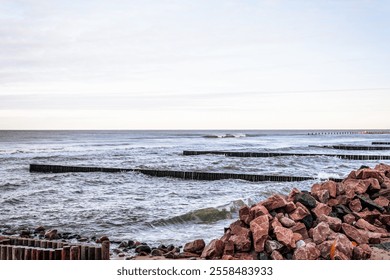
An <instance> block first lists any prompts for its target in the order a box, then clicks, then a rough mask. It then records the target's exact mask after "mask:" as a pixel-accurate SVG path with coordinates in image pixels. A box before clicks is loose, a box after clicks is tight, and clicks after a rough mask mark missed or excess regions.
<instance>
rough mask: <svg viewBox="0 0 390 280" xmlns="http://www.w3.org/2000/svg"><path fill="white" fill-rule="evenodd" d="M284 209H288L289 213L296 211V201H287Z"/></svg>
mask: <svg viewBox="0 0 390 280" xmlns="http://www.w3.org/2000/svg"><path fill="white" fill-rule="evenodd" d="M284 209H285V210H286V212H287V213H291V212H292V211H294V210H295V209H297V206H296V205H295V203H294V202H292V201H289V202H287V204H286V206H285V207H284Z"/></svg>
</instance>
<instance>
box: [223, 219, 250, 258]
mask: <svg viewBox="0 0 390 280" xmlns="http://www.w3.org/2000/svg"><path fill="white" fill-rule="evenodd" d="M230 230H231V236H230V238H229V240H231V241H233V242H234V248H235V250H236V251H237V252H247V251H250V249H251V246H252V242H251V239H250V237H251V235H250V234H251V232H250V230H249V229H248V228H246V226H245V224H244V223H243V222H241V221H236V222H234V223H232V224H231V225H230Z"/></svg>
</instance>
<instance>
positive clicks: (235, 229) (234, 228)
mask: <svg viewBox="0 0 390 280" xmlns="http://www.w3.org/2000/svg"><path fill="white" fill-rule="evenodd" d="M229 229H230V231H231V232H230V233H231V234H232V235H233V234H240V233H241V231H243V230H245V229H247V225H246V224H245V223H243V222H242V221H241V220H237V221H235V222H234V223H231V224H230V226H229Z"/></svg>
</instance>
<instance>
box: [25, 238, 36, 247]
mask: <svg viewBox="0 0 390 280" xmlns="http://www.w3.org/2000/svg"><path fill="white" fill-rule="evenodd" d="M27 246H28V247H34V246H35V240H34V239H32V238H30V239H28V244H27Z"/></svg>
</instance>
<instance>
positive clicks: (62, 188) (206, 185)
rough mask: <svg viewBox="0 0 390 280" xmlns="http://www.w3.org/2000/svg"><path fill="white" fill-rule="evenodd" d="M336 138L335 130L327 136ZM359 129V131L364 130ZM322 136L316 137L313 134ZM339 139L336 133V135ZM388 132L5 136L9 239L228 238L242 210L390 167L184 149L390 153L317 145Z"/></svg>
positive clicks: (0, 219) (0, 167)
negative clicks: (207, 177) (192, 174)
mask: <svg viewBox="0 0 390 280" xmlns="http://www.w3.org/2000/svg"><path fill="white" fill-rule="evenodd" d="M328 132H331V131H328ZM356 132H358V131H356ZM312 133H314V135H312ZM333 133H334V132H333ZM389 139H390V135H389V134H361V133H352V134H332V133H329V134H316V132H315V131H303V130H302V131H253V130H252V131H0V213H1V214H0V234H1V233H4V232H9V231H18V230H22V229H32V228H35V227H36V226H39V225H43V226H45V227H46V228H56V229H58V230H59V232H72V233H76V234H79V235H82V236H86V237H92V236H100V235H108V236H109V237H110V238H112V239H116V240H139V241H141V242H147V243H149V244H161V243H163V244H171V243H172V244H177V245H182V244H183V243H185V242H187V241H190V240H194V239H197V238H203V239H205V240H206V242H207V241H209V240H211V239H213V238H218V237H220V236H222V235H223V228H224V227H227V226H228V225H229V224H230V223H231V222H232V221H234V220H235V219H236V218H237V213H238V209H239V208H240V207H241V206H242V205H244V204H247V205H252V204H254V203H256V202H258V201H260V200H262V199H265V198H266V197H268V196H269V195H271V194H274V193H282V194H287V193H289V191H290V190H291V189H292V188H294V187H296V188H299V189H301V190H308V189H310V187H311V185H312V184H313V183H315V182H317V181H320V180H324V179H326V178H329V177H333V178H342V177H345V176H346V175H348V173H349V172H350V171H351V170H354V169H358V168H359V167H360V166H362V165H367V166H370V167H374V166H375V165H376V164H378V163H380V162H383V163H387V164H390V161H359V160H343V159H340V158H337V157H328V156H321V155H319V156H311V157H296V156H288V157H271V158H239V157H225V156H223V155H200V156H184V155H183V150H221V151H252V152H288V153H315V154H375V155H390V151H350V150H348V151H345V150H332V149H328V148H320V147H311V146H312V145H315V146H321V145H332V144H345V145H367V146H368V145H371V142H373V141H384V142H389ZM31 163H38V164H61V165H74V166H97V167H119V168H145V169H163V170H182V171H205V172H226V173H248V174H262V175H287V176H308V177H314V178H316V179H315V180H311V181H303V182H248V181H243V180H219V181H192V180H182V179H177V178H168V177H165V178H157V177H150V176H147V175H143V174H139V173H135V172H126V173H57V174H44V173H30V172H29V164H31Z"/></svg>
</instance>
